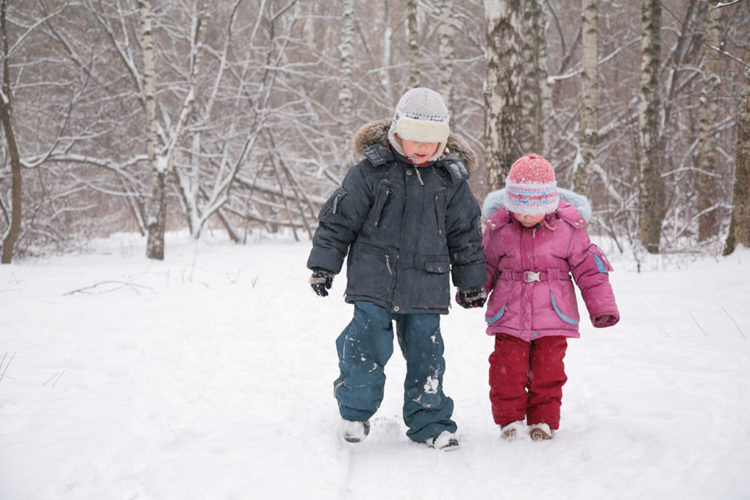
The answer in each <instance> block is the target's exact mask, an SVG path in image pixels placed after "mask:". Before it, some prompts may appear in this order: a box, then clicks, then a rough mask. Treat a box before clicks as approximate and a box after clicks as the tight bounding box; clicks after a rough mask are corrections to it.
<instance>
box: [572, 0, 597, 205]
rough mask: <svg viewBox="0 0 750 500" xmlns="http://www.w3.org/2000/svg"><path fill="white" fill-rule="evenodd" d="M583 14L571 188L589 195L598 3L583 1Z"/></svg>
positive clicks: (593, 152) (594, 135) (593, 157)
mask: <svg viewBox="0 0 750 500" xmlns="http://www.w3.org/2000/svg"><path fill="white" fill-rule="evenodd" d="M582 11H583V12H582V16H581V23H582V28H581V29H582V32H583V35H582V47H583V73H582V74H581V119H580V130H579V136H580V158H579V162H578V164H577V165H576V170H575V178H574V180H573V189H575V190H576V191H577V192H579V193H581V194H583V195H585V196H591V172H592V171H593V170H594V168H595V167H596V148H597V142H598V141H597V139H598V136H599V124H598V119H597V115H598V113H599V66H598V65H599V48H598V45H599V25H598V22H599V1H598V0H584V1H583V5H582Z"/></svg>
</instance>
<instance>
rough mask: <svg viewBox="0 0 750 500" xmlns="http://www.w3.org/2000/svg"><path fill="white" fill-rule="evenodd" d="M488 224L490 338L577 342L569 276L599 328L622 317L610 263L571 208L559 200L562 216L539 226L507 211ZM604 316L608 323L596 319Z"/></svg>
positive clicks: (485, 236)
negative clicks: (526, 223) (524, 222)
mask: <svg viewBox="0 0 750 500" xmlns="http://www.w3.org/2000/svg"><path fill="white" fill-rule="evenodd" d="M484 224H485V228H484V234H483V238H482V248H483V249H484V254H485V265H486V266H487V283H486V284H485V289H486V291H487V293H488V294H489V301H488V304H487V312H486V314H485V320H486V321H487V334H488V335H495V334H497V333H505V334H508V335H512V336H514V337H518V338H520V339H523V340H526V341H531V340H534V339H538V338H540V337H544V336H549V335H562V336H565V337H579V336H580V334H579V332H578V323H579V321H580V318H579V315H578V305H577V301H576V294H575V289H574V288H573V282H572V281H571V279H570V276H571V274H572V275H573V279H575V281H576V284H577V285H578V287H579V288H580V290H581V296H582V297H583V301H584V302H585V304H586V308H587V309H588V311H589V316H590V318H591V323H592V324H593V325H594V326H595V327H598V328H603V327H607V326H612V325H614V324H615V323H617V322H618V321H619V320H620V313H619V312H618V310H617V304H616V303H615V296H614V293H613V292H612V287H611V285H610V283H609V272H610V271H612V266H611V265H610V264H609V261H608V260H607V258H606V257H605V256H604V254H603V253H602V251H601V250H599V248H598V247H597V246H596V245H594V244H593V243H591V241H590V240H589V236H588V233H586V231H585V230H584V229H583V227H584V226H585V225H586V221H585V220H584V219H583V218H582V217H581V216H580V215H578V212H577V211H576V208H575V207H574V206H572V205H569V204H568V203H566V202H564V201H562V200H560V206H559V207H558V209H557V211H556V212H554V213H551V214H548V215H547V216H546V218H545V220H544V221H543V222H542V223H541V224H540V225H538V226H537V227H535V228H525V227H523V226H522V225H521V224H520V223H519V222H518V221H517V220H516V219H515V218H514V217H513V216H512V215H511V214H510V213H509V212H508V211H507V210H506V209H504V208H500V209H498V210H497V212H495V214H494V215H492V216H491V217H489V218H488V219H487V220H486V221H485V223H484ZM602 316H608V318H607V319H606V320H605V321H600V320H598V319H597V318H599V317H602Z"/></svg>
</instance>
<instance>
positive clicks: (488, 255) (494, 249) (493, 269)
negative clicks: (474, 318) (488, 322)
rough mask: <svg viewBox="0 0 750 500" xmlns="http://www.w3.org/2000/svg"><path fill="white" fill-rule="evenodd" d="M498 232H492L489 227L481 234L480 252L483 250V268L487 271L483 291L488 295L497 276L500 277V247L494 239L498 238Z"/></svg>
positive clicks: (493, 286)
mask: <svg viewBox="0 0 750 500" xmlns="http://www.w3.org/2000/svg"><path fill="white" fill-rule="evenodd" d="M498 233H499V231H494V230H492V229H491V228H489V227H485V229H484V233H483V234H482V250H484V266H485V269H486V271H487V282H486V283H485V284H484V291H485V292H487V294H488V295H489V293H490V292H491V291H492V289H493V288H495V282H496V281H497V278H498V276H500V269H499V266H500V259H501V258H502V255H501V254H500V247H501V246H502V245H499V244H498V242H497V241H495V239H496V238H497V237H498Z"/></svg>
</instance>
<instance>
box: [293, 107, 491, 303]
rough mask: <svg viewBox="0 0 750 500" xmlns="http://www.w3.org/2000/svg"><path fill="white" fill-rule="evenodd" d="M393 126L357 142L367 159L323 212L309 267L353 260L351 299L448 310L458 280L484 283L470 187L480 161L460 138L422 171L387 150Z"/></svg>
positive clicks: (383, 125) (368, 130)
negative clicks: (475, 168) (473, 170)
mask: <svg viewBox="0 0 750 500" xmlns="http://www.w3.org/2000/svg"><path fill="white" fill-rule="evenodd" d="M390 123H391V121H390V120H380V121H377V122H371V123H369V124H367V125H365V126H363V127H362V128H361V129H360V130H359V131H358V132H357V134H356V135H355V137H354V147H355V151H356V152H357V154H358V155H359V154H364V156H365V159H363V160H362V161H360V162H359V163H357V164H356V165H355V166H353V167H352V168H351V169H350V170H349V172H348V173H347V175H346V177H345V179H344V181H343V183H342V185H341V187H340V188H339V189H337V190H336V191H335V192H334V193H333V194H332V195H331V197H330V198H329V199H328V201H326V203H325V204H324V205H323V208H322V209H321V211H320V215H319V216H318V219H319V223H320V225H319V226H318V229H317V230H316V231H315V235H314V237H313V249H312V251H311V252H310V257H309V259H308V261H307V267H308V268H310V269H315V268H320V269H324V270H328V271H331V272H333V273H338V272H339V271H340V270H341V267H342V265H343V261H344V257H345V256H347V254H348V259H347V287H346V301H347V302H350V303H353V302H355V301H360V300H365V301H370V302H373V303H375V304H378V305H379V306H381V307H385V308H387V309H389V310H391V311H393V312H395V313H400V314H407V313H420V312H422V313H423V312H432V313H442V314H445V313H447V312H448V307H449V305H450V282H449V278H448V273H449V272H450V273H451V275H452V277H453V284H454V285H455V286H457V287H459V288H470V287H479V286H482V285H483V284H484V282H485V278H486V271H485V267H484V254H483V253H482V249H481V239H482V236H481V231H480V219H481V215H480V210H479V205H478V204H477V201H476V200H475V199H474V196H473V195H472V193H471V191H470V190H469V186H468V184H467V182H466V180H467V179H468V178H469V170H470V169H472V168H473V167H475V166H476V155H475V153H474V152H473V151H472V149H471V147H470V146H469V145H468V144H467V143H466V141H465V140H464V139H463V138H462V137H461V136H459V135H458V134H451V135H450V137H449V138H448V147H447V148H446V151H448V154H447V155H446V156H443V157H442V158H440V159H438V160H436V161H434V162H432V163H429V164H427V165H424V166H415V165H414V164H412V163H411V162H409V161H408V160H407V159H405V158H403V157H402V156H401V155H399V154H398V153H396V152H393V151H391V150H390V148H389V147H388V128H389V126H390Z"/></svg>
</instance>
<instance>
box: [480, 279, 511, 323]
mask: <svg viewBox="0 0 750 500" xmlns="http://www.w3.org/2000/svg"><path fill="white" fill-rule="evenodd" d="M513 285H514V282H513V281H510V280H498V282H497V283H496V284H495V287H494V288H493V289H492V293H490V297H489V301H488V303H487V311H486V312H485V313H484V320H485V321H486V322H487V323H495V322H497V321H500V319H501V318H502V317H503V316H505V313H506V312H508V302H510V297H511V293H512V292H513Z"/></svg>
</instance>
